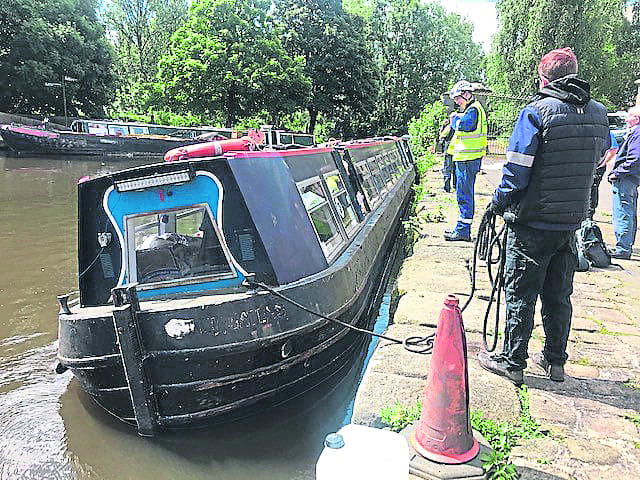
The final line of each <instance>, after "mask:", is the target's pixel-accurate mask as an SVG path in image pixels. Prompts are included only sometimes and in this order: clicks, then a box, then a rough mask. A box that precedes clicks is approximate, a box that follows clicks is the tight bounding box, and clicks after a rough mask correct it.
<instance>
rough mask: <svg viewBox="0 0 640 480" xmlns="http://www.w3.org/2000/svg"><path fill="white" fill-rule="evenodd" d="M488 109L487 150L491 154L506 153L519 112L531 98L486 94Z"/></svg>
mask: <svg viewBox="0 0 640 480" xmlns="http://www.w3.org/2000/svg"><path fill="white" fill-rule="evenodd" d="M484 100H485V102H483V103H484V104H485V106H486V110H487V123H488V125H487V150H488V152H487V153H488V154H489V155H506V153H507V147H508V146H509V138H510V137H511V132H512V131H513V126H514V125H515V123H516V119H517V118H518V114H519V113H520V110H521V109H522V107H524V106H525V105H526V104H527V103H528V102H529V101H530V98H527V97H511V96H507V95H500V94H495V93H487V94H485V99H484Z"/></svg>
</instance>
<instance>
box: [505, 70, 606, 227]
mask: <svg viewBox="0 0 640 480" xmlns="http://www.w3.org/2000/svg"><path fill="white" fill-rule="evenodd" d="M573 80H574V81H575V80H577V79H573ZM554 83H555V82H554ZM587 89H588V86H587ZM544 91H545V90H542V92H544ZM567 100H569V101H567ZM572 100H573V101H572ZM580 100H583V101H579V100H577V99H576V98H569V99H567V98H562V99H561V98H556V95H554V94H553V91H552V92H551V96H544V97H543V98H540V97H537V99H535V98H534V101H533V102H532V103H531V105H532V106H533V107H535V108H536V109H537V110H538V112H539V113H540V119H541V122H542V140H541V144H540V145H539V147H538V151H537V153H536V157H535V161H534V162H533V167H532V171H531V177H530V180H529V186H528V187H527V189H526V190H525V192H523V193H524V195H523V197H522V198H521V200H520V202H519V205H518V209H517V213H516V217H517V221H518V222H520V223H526V224H531V223H535V224H548V225H550V226H551V225H553V227H554V228H553V229H565V228H566V229H568V228H577V226H578V225H579V224H580V223H581V222H582V221H583V220H584V219H585V218H586V217H587V212H588V209H589V192H590V190H591V184H592V182H593V172H594V170H595V167H596V165H597V163H598V162H599V160H600V156H601V155H602V153H603V149H604V147H605V145H606V142H607V139H608V138H609V122H608V120H607V110H606V108H605V107H604V106H603V105H602V104H600V103H598V102H596V101H594V100H590V99H589V97H588V90H587V96H586V98H583V99H580ZM584 100H586V102H584ZM574 102H577V103H574ZM562 227H565V228H562Z"/></svg>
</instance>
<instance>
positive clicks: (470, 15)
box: [435, 0, 498, 52]
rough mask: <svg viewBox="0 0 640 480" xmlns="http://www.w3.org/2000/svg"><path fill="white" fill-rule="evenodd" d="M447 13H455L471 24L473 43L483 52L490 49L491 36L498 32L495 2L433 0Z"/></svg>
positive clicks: (481, 0) (484, 0)
mask: <svg viewBox="0 0 640 480" xmlns="http://www.w3.org/2000/svg"><path fill="white" fill-rule="evenodd" d="M435 1H436V2H439V3H441V4H442V6H443V7H444V8H445V10H447V11H448V12H456V13H459V14H460V15H461V16H463V17H465V18H466V19H467V20H469V21H470V22H471V23H473V41H474V42H476V43H480V44H482V46H483V48H484V51H485V52H488V51H489V49H490V48H491V36H492V35H494V34H495V33H496V31H497V30H498V21H497V19H496V5H495V1H493V2H492V1H488V0H435Z"/></svg>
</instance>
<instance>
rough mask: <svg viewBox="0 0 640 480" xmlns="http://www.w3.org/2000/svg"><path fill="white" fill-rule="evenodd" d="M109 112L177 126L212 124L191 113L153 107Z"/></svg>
mask: <svg viewBox="0 0 640 480" xmlns="http://www.w3.org/2000/svg"><path fill="white" fill-rule="evenodd" d="M107 112H108V113H109V118H118V119H120V120H124V121H127V122H143V123H157V124H160V125H175V126H177V127H196V126H200V125H205V124H210V123H209V122H207V121H206V120H205V119H203V118H202V117H199V116H197V115H193V114H190V113H186V114H178V113H174V112H171V111H168V110H157V109H153V108H150V109H149V110H147V112H146V113H136V112H132V111H128V110H116V109H108V110H107ZM217 126H221V125H217Z"/></svg>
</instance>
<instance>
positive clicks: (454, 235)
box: [444, 230, 471, 242]
mask: <svg viewBox="0 0 640 480" xmlns="http://www.w3.org/2000/svg"><path fill="white" fill-rule="evenodd" d="M444 239H445V240H447V241H449V242H470V241H471V236H470V235H468V234H467V235H463V234H462V233H460V232H456V231H455V230H454V231H452V232H450V231H445V232H444Z"/></svg>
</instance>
